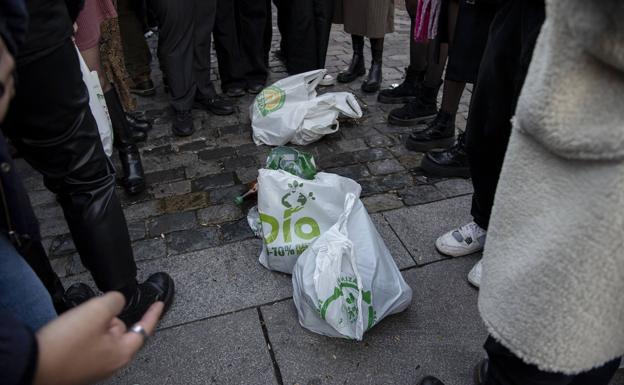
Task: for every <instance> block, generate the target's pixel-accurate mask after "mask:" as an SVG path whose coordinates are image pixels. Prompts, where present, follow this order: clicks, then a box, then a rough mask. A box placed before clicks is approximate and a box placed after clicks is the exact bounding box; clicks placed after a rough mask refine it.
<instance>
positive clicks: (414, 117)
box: [388, 83, 442, 127]
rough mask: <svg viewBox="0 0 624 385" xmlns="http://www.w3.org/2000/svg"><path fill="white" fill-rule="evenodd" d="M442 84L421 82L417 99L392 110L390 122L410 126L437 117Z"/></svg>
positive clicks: (389, 116)
mask: <svg viewBox="0 0 624 385" xmlns="http://www.w3.org/2000/svg"><path fill="white" fill-rule="evenodd" d="M441 84H442V83H440V84H438V86H437V87H429V86H427V85H426V84H424V83H423V84H421V86H420V90H419V92H418V97H417V99H416V101H415V102H411V103H407V104H406V105H404V106H403V107H401V108H397V109H394V110H392V111H390V114H389V115H388V123H390V124H394V125H395V126H407V127H409V126H413V125H416V124H418V123H422V122H426V121H429V120H431V119H433V118H435V116H436V114H437V113H438V105H437V102H438V91H439V90H440V85H441Z"/></svg>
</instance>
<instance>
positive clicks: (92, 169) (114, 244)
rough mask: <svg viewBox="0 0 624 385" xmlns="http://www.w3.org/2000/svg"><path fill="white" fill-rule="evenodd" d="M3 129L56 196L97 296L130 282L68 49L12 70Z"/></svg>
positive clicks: (119, 223)
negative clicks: (12, 93) (14, 76)
mask: <svg viewBox="0 0 624 385" xmlns="http://www.w3.org/2000/svg"><path fill="white" fill-rule="evenodd" d="M18 76H19V79H20V82H19V84H18V87H17V93H16V95H17V96H16V97H15V99H14V101H13V104H12V106H11V110H10V112H9V115H8V116H7V120H6V124H5V131H6V133H7V134H8V135H9V137H10V138H11V140H12V141H13V143H14V144H15V146H16V147H17V148H18V150H19V151H20V153H21V154H22V155H23V156H24V159H26V161H28V163H30V164H31V166H32V167H33V168H34V169H36V170H37V171H39V172H41V173H42V174H43V176H44V183H45V185H46V187H48V188H49V189H50V190H51V191H53V192H54V193H56V194H57V196H58V199H59V202H60V204H61V207H62V208H63V212H64V214H65V218H66V220H67V224H68V226H69V229H70V231H71V234H72V237H73V239H74V243H75V245H76V249H77V250H78V253H79V254H80V257H81V259H82V262H83V264H84V265H85V267H86V268H87V269H88V270H89V271H90V272H91V274H92V276H93V279H94V280H95V283H96V284H97V286H98V288H99V289H100V290H102V291H110V290H119V289H121V288H123V287H125V286H128V285H132V284H134V283H135V282H136V280H135V278H136V265H135V262H134V257H133V255H132V248H131V246H130V236H129V235H128V227H127V225H126V220H125V217H124V214H123V211H122V209H121V204H120V203H119V199H118V198H117V195H116V193H115V173H114V170H113V166H112V164H111V163H110V161H109V159H108V158H107V156H106V154H105V153H104V149H103V148H102V142H101V140H100V135H99V133H98V128H97V124H96V122H95V119H94V118H93V115H91V111H90V110H89V104H88V102H89V97H88V94H87V90H86V88H85V86H84V83H83V82H82V74H81V72H80V66H79V64H78V56H77V53H76V49H75V46H74V44H73V43H72V42H71V41H70V40H69V39H68V40H67V42H66V44H65V45H63V46H62V47H60V48H58V49H57V50H55V51H54V52H52V53H50V54H48V55H46V56H44V57H43V58H41V59H39V60H37V61H35V62H32V63H29V64H27V65H22V66H20V67H18Z"/></svg>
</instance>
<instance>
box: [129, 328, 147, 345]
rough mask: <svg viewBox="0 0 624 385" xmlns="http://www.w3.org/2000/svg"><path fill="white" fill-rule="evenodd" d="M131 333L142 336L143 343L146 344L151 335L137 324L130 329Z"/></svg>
mask: <svg viewBox="0 0 624 385" xmlns="http://www.w3.org/2000/svg"><path fill="white" fill-rule="evenodd" d="M130 333H136V334H140V335H141V336H142V337H143V343H145V342H146V341H147V339H148V338H149V335H148V334H147V332H146V331H145V329H144V328H143V326H141V325H139V324H135V325H134V326H132V327H131V328H130Z"/></svg>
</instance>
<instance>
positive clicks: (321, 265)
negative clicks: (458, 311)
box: [292, 194, 412, 341]
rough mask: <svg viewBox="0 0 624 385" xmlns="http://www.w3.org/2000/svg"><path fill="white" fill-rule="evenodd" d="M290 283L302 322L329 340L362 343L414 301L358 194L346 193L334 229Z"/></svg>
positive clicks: (302, 262) (303, 261) (298, 265)
mask: <svg viewBox="0 0 624 385" xmlns="http://www.w3.org/2000/svg"><path fill="white" fill-rule="evenodd" d="M292 280H293V299H294V302H295V306H296V307H297V312H298V315H299V323H300V324H301V326H303V327H305V328H307V329H309V330H311V331H313V332H316V333H319V334H323V335H326V336H330V337H342V338H349V339H355V340H358V341H360V340H362V338H363V336H364V332H366V331H367V330H368V329H370V328H371V327H373V326H374V325H376V324H377V323H378V322H379V321H381V320H382V319H383V318H385V317H386V316H388V315H390V314H394V313H398V312H401V311H403V310H405V309H406V308H407V307H408V306H409V304H410V303H411V301H412V289H411V288H410V287H409V286H408V285H407V284H406V283H405V280H404V279H403V276H402V275H401V272H400V271H399V268H398V267H397V265H396V263H395V262H394V260H393V259H392V255H391V254H390V251H389V250H388V248H387V247H386V245H385V243H384V241H383V239H382V238H381V236H380V235H379V233H378V232H377V230H376V229H375V226H374V224H373V223H372V221H371V219H370V217H369V215H368V213H367V212H366V209H365V208H364V205H363V204H362V202H361V201H360V200H359V199H358V198H357V197H356V196H355V195H354V194H347V197H346V199H345V201H344V208H343V212H342V214H341V216H340V218H339V219H338V221H337V222H336V224H335V225H334V226H332V227H331V228H330V229H329V230H328V231H326V232H325V233H323V234H322V235H321V236H320V237H319V238H318V239H317V240H316V241H315V242H314V243H313V244H312V245H311V246H310V247H309V248H308V249H307V250H306V251H305V252H304V253H303V254H302V255H301V256H300V257H299V260H298V261H297V263H296V265H295V268H294V270H293V276H292Z"/></svg>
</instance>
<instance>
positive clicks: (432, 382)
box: [418, 376, 444, 385]
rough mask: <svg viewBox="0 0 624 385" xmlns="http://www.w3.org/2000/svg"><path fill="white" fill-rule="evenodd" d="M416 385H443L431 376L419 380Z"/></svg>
mask: <svg viewBox="0 0 624 385" xmlns="http://www.w3.org/2000/svg"><path fill="white" fill-rule="evenodd" d="M418 385H444V383H443V382H442V381H440V380H438V379H437V378H435V377H433V376H427V377H425V378H423V379H422V380H420V382H419V383H418Z"/></svg>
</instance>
